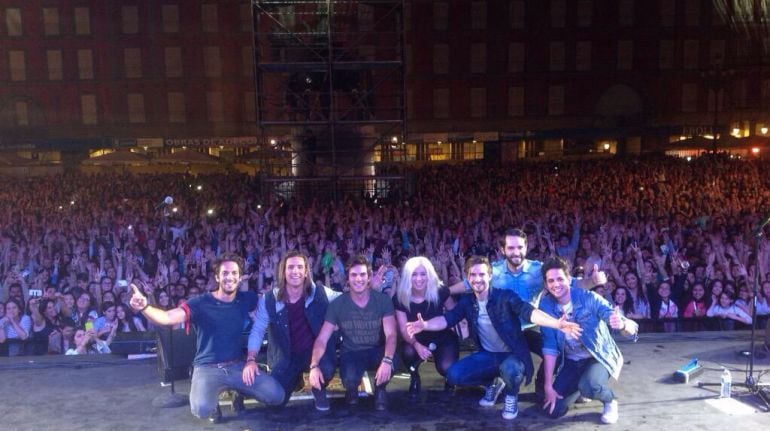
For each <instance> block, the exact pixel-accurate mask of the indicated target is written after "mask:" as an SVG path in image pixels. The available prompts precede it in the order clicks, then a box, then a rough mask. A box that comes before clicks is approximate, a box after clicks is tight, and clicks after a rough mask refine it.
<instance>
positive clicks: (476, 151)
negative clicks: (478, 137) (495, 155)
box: [462, 141, 484, 160]
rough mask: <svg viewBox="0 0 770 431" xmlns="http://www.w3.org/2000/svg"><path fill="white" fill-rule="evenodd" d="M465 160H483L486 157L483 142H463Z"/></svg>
mask: <svg viewBox="0 0 770 431" xmlns="http://www.w3.org/2000/svg"><path fill="white" fill-rule="evenodd" d="M462 148H463V160H482V159H484V143H483V142H477V141H473V142H463V143H462Z"/></svg>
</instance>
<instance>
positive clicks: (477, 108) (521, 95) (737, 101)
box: [408, 80, 770, 119]
mask: <svg viewBox="0 0 770 431" xmlns="http://www.w3.org/2000/svg"><path fill="white" fill-rule="evenodd" d="M699 91H706V92H707V93H706V95H707V106H705V107H703V106H699V105H698V97H699ZM715 94H716V95H717V96H718V100H717V101H718V107H717V109H718V110H722V109H723V106H724V104H725V98H726V95H725V94H723V92H722V91H717V92H715V91H714V89H713V88H711V89H709V88H706V89H705V90H704V89H702V88H701V89H700V90H699V85H698V84H695V83H686V84H684V85H682V88H681V104H680V111H681V112H683V113H695V112H713V111H714V109H715V108H714V103H715ZM533 97H537V98H538V99H539V98H542V94H540V93H538V94H536V95H533ZM729 98H730V100H731V104H732V106H733V107H735V108H739V109H740V108H745V107H746V104H747V99H748V85H747V82H746V81H745V80H737V81H736V83H735V85H734V86H733V88H732V89H731V94H730V95H729ZM452 100H456V99H453V98H452V95H451V91H450V89H448V88H436V89H434V90H433V118H435V119H449V118H450V111H451V106H450V103H451V101H452ZM762 100H763V102H764V103H770V80H764V81H763V82H762ZM413 103H414V101H413V99H412V97H411V93H410V94H409V95H408V104H409V105H410V106H408V112H409V113H410V117H411V116H412V115H411V113H413V112H414V109H413ZM487 106H488V104H487V89H486V88H471V90H470V109H469V114H470V117H471V118H486V117H487V116H488V114H487ZM564 106H565V87H564V86H563V85H552V86H550V87H548V94H547V103H546V113H547V115H550V116H561V115H564V114H565V111H564ZM526 114H528V113H527V112H525V91H524V87H523V86H513V87H509V88H508V104H507V115H508V116H509V117H522V116H524V115H526ZM530 114H531V113H530Z"/></svg>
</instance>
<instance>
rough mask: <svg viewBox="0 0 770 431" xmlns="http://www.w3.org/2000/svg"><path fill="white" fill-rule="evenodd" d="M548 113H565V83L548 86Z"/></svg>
mask: <svg viewBox="0 0 770 431" xmlns="http://www.w3.org/2000/svg"><path fill="white" fill-rule="evenodd" d="M548 115H554V116H555V115H564V86H563V85H552V86H551V87H549V88H548Z"/></svg>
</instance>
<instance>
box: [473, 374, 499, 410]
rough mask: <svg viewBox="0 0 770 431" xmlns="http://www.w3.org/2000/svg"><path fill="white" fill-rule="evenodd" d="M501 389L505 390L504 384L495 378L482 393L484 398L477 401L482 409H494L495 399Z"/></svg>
mask: <svg viewBox="0 0 770 431" xmlns="http://www.w3.org/2000/svg"><path fill="white" fill-rule="evenodd" d="M503 388H505V382H504V381H503V380H502V379H500V378H495V381H494V382H492V384H491V385H489V386H487V388H486V390H485V391H484V397H483V398H482V399H480V400H479V405H480V406H482V407H494V405H495V402H497V397H498V396H500V392H502V391H503Z"/></svg>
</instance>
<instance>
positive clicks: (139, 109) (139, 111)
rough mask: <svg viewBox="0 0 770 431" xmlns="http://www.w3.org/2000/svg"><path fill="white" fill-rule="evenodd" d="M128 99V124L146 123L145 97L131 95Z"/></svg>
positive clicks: (135, 94)
mask: <svg viewBox="0 0 770 431" xmlns="http://www.w3.org/2000/svg"><path fill="white" fill-rule="evenodd" d="M127 99H128V122H129V123H144V122H145V116H144V95H143V94H137V93H131V94H129V95H128V96H127Z"/></svg>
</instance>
